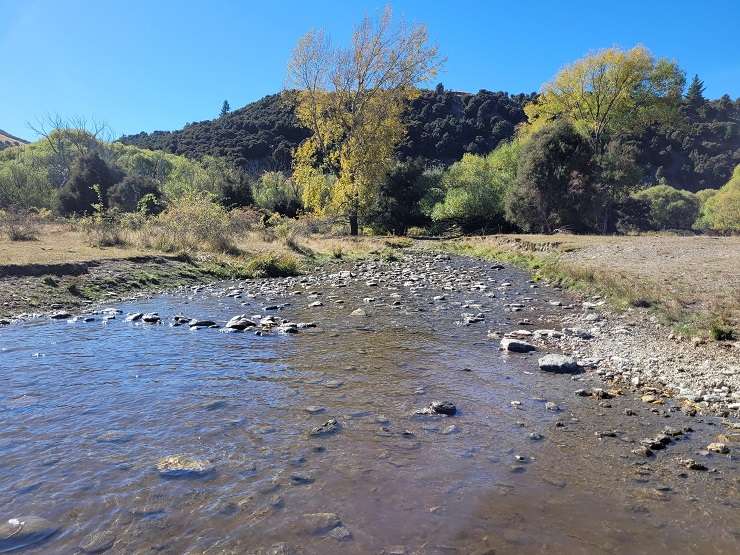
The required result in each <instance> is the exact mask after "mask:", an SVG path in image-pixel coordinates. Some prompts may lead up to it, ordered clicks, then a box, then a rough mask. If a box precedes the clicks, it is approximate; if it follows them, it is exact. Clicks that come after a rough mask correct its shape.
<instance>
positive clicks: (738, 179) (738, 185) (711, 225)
mask: <svg viewBox="0 0 740 555" xmlns="http://www.w3.org/2000/svg"><path fill="white" fill-rule="evenodd" d="M700 193H703V191H700ZM697 195H698V193H697ZM707 197H708V198H707ZM700 198H702V197H700ZM703 198H704V199H705V200H704V202H703V203H702V206H701V215H700V217H699V219H698V220H697V222H696V227H699V228H701V229H711V230H712V231H719V232H724V233H727V232H730V233H738V232H740V165H738V166H736V167H735V171H734V172H732V177H731V178H730V181H728V182H727V183H726V184H725V185H724V186H723V187H722V188H721V189H719V191H717V192H716V193H715V194H713V195H707V194H706V193H705V194H704V195H703Z"/></svg>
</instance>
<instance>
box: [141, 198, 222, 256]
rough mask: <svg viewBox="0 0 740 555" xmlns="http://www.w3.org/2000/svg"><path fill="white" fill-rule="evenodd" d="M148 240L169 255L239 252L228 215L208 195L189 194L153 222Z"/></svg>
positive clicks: (147, 233)
mask: <svg viewBox="0 0 740 555" xmlns="http://www.w3.org/2000/svg"><path fill="white" fill-rule="evenodd" d="M145 240H146V241H147V242H148V243H149V244H150V245H151V246H153V247H155V248H157V249H159V250H163V251H167V252H193V251H196V252H197V251H199V250H208V251H213V252H235V251H236V248H235V247H234V245H233V242H232V241H233V231H232V228H231V222H230V219H229V213H228V211H227V210H226V209H225V208H224V207H223V206H221V205H219V204H218V203H216V202H215V201H214V200H213V197H212V195H208V194H205V193H186V194H185V195H183V196H182V197H180V198H177V199H174V200H172V201H170V203H169V205H168V206H167V209H166V210H165V211H164V212H162V213H161V214H159V215H157V216H156V217H154V218H153V219H152V220H150V222H149V224H148V225H147V229H146V230H145Z"/></svg>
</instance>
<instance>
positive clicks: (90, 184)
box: [59, 152, 124, 215]
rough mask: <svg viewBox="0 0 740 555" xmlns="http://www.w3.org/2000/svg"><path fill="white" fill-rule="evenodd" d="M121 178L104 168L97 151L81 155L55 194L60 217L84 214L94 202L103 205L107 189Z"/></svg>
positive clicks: (108, 168) (114, 169) (112, 170)
mask: <svg viewBox="0 0 740 555" xmlns="http://www.w3.org/2000/svg"><path fill="white" fill-rule="evenodd" d="M123 175H124V174H123V172H122V171H121V170H119V169H118V168H116V167H110V166H108V164H106V163H105V161H104V160H103V159H102V158H101V157H100V156H99V155H98V153H97V152H93V153H91V154H87V155H85V156H81V157H80V158H79V159H78V160H77V162H76V163H75V165H74V166H73V167H72V171H71V173H70V175H69V179H68V180H67V181H66V183H65V184H64V186H63V187H62V188H61V189H60V191H59V211H60V212H61V213H62V214H63V215H70V214H87V213H90V212H91V211H92V210H93V205H94V204H97V203H98V202H101V201H102V203H103V205H105V206H107V198H108V196H107V195H108V189H110V188H111V187H112V186H113V185H115V184H116V183H118V182H119V181H121V179H123ZM96 188H97V189H98V190H97V191H96Z"/></svg>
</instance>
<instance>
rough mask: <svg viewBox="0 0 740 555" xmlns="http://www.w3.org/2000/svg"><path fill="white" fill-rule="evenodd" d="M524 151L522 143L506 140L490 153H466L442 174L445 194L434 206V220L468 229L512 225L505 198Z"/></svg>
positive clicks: (512, 183) (514, 178)
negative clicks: (507, 220)
mask: <svg viewBox="0 0 740 555" xmlns="http://www.w3.org/2000/svg"><path fill="white" fill-rule="evenodd" d="M520 152H521V145H520V143H518V142H511V143H508V142H505V143H502V144H501V145H499V146H498V147H497V148H496V149H495V150H494V151H493V152H491V153H490V154H488V155H486V156H478V155H475V154H465V155H463V158H462V160H460V161H459V162H456V163H455V164H453V165H452V166H450V167H449V168H448V169H447V170H446V171H445V172H444V174H443V176H442V188H443V190H444V197H443V199H442V201H441V202H438V203H437V204H435V205H434V207H433V208H432V211H431V216H432V220H433V221H435V222H443V223H446V224H447V225H458V226H460V227H461V228H462V229H463V230H466V231H472V230H478V229H483V230H487V229H498V230H501V228H502V227H509V226H508V224H507V222H506V218H505V214H504V199H505V198H506V196H507V194H508V192H509V190H510V189H511V188H512V187H513V185H514V182H515V180H516V175H517V166H518V161H519V155H520Z"/></svg>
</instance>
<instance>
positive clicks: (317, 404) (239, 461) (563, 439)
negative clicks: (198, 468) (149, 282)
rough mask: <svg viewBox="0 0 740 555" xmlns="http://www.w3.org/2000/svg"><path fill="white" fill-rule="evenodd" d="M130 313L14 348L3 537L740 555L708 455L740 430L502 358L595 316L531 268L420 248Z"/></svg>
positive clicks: (51, 544) (5, 408)
mask: <svg viewBox="0 0 740 555" xmlns="http://www.w3.org/2000/svg"><path fill="white" fill-rule="evenodd" d="M114 308H116V309H118V310H120V312H119V313H117V314H116V316H115V318H112V319H107V320H106V319H104V314H103V313H101V312H100V311H98V312H97V313H96V314H90V317H91V318H93V319H92V320H90V321H87V322H86V321H84V318H83V319H76V320H74V319H69V320H70V321H67V320H68V319H66V318H64V319H59V320H55V321H52V320H49V319H37V320H34V321H31V322H26V323H23V324H18V325H12V326H7V327H5V328H2V329H0V365H1V366H0V379H1V380H2V384H3V385H2V387H1V388H0V421H1V422H2V427H1V428H0V507H2V510H1V512H2V514H0V518H1V519H2V521H6V520H8V519H13V518H17V519H20V520H21V521H22V519H21V517H24V516H27V515H35V516H37V517H40V518H43V519H44V523H46V525H47V526H48V528H47V529H48V532H49V533H48V534H46V535H44V537H43V538H42V537H41V536H42V535H39V537H37V538H31V539H32V540H38V541H33V542H28V543H29V544H30V545H28V546H27V547H26V548H25V549H26V551H25V552H28V553H77V552H80V550H81V548H85V549H87V550H88V551H89V552H92V551H90V550H94V549H98V548H99V549H102V550H103V551H106V550H107V551H108V552H110V553H150V552H153V551H157V552H161V553H193V554H195V553H209V554H210V553H261V554H268V553H275V554H278V553H306V554H312V553H321V554H334V553H336V554H339V553H343V554H344V553H348V554H354V553H357V554H360V553H386V554H404V553H407V554H409V555H410V554H413V553H420V554H422V553H423V554H437V553H439V554H442V553H445V554H446V553H461V554H468V553H479V554H484V553H494V552H495V553H572V554H578V553H583V554H591V553H652V554H654V553H663V552H672V553H737V552H738V551H740V510H739V509H740V496H738V484H739V482H738V474H737V455H736V454H735V453H734V451H732V450H731V451H730V453H722V454H721V453H716V452H711V451H707V450H706V447H707V446H708V445H709V444H711V443H713V442H715V443H716V442H717V441H718V440H717V436H720V435H722V434H725V433H729V432H728V431H727V430H728V428H727V426H728V423H727V422H726V421H723V420H722V419H720V418H716V417H711V416H707V417H700V418H697V417H689V416H687V415H685V414H684V413H682V412H681V411H679V410H677V409H678V407H675V406H673V405H672V404H671V403H670V401H668V402H666V403H665V404H664V405H660V406H657V407H656V406H651V405H646V404H645V403H642V402H641V401H640V399H639V398H636V397H635V396H633V395H632V394H631V393H630V392H629V391H611V392H610V393H608V394H600V395H590V396H578V395H575V394H574V392H575V391H577V390H581V389H583V390H590V389H592V388H599V390H601V388H608V385H604V384H603V383H601V382H600V381H599V378H598V376H597V375H596V374H595V373H594V372H593V370H594V368H590V367H586V368H585V371H584V372H583V373H576V374H560V373H549V372H543V371H541V370H539V368H538V364H537V360H538V358H539V357H541V356H542V355H543V354H545V353H547V352H549V351H547V350H546V347H542V346H538V350H536V351H532V352H530V353H513V352H506V351H501V350H499V338H498V337H497V336H496V335H495V334H504V333H506V332H511V331H515V330H520V329H524V330H530V331H532V332H534V331H535V330H536V329H555V330H559V329H561V328H562V319H563V315H564V314H567V315H568V316H569V317H570V316H572V315H573V314H580V313H581V312H583V308H582V306H581V303H579V302H576V301H574V300H573V299H571V298H568V296H567V295H566V294H565V293H563V292H561V291H558V290H556V289H555V288H553V287H548V286H547V285H545V284H535V283H533V282H532V281H530V280H529V277H528V276H527V275H526V274H524V273H523V272H520V271H518V270H515V269H512V268H509V267H504V266H501V265H498V264H491V263H486V262H481V261H476V260H471V259H466V258H459V257H449V256H444V255H433V254H424V253H415V254H409V255H407V256H404V257H402V258H401V259H400V260H394V259H391V260H384V261H383V260H379V261H373V262H367V261H364V262H356V263H338V264H336V265H331V266H324V267H321V268H317V269H316V270H315V271H313V272H311V273H309V274H307V275H306V276H302V277H294V278H281V279H266V280H248V281H245V282H228V283H218V284H215V285H210V286H204V287H197V288H190V289H181V290H178V291H175V292H172V293H169V294H163V295H159V296H157V297H154V298H151V299H148V300H139V301H136V302H131V303H123V304H119V305H116V306H115V307H114ZM152 312H156V313H157V314H158V315H159V316H160V317H161V319H162V320H161V322H160V323H146V322H142V321H141V320H140V319H138V320H137V321H133V322H130V321H126V320H127V319H126V315H127V314H130V313H152ZM592 312H593V311H592ZM237 314H245V315H247V316H248V317H249V318H251V319H252V320H254V321H255V322H258V320H259V319H263V318H265V317H268V316H273V317H274V319H276V320H277V321H282V320H285V321H290V322H297V323H313V324H315V327H308V326H299V327H296V328H295V330H293V329H290V330H288V329H287V328H282V332H281V331H280V329H281V328H279V326H272V327H269V326H268V327H265V329H264V330H262V329H260V332H259V334H256V333H255V329H253V328H251V327H250V328H248V329H246V330H245V331H243V332H235V333H223V331H224V329H223V325H224V324H225V323H226V322H227V321H228V320H229V319H230V318H232V317H233V316H235V315H237ZM176 315H185V316H187V317H188V318H197V319H204V320H205V319H207V320H211V321H213V322H215V324H216V325H214V326H213V327H205V326H201V327H197V328H195V329H191V328H190V327H189V326H188V325H187V324H185V325H178V326H172V325H170V324H171V323H172V322H173V317H174V316H176ZM489 330H493V332H495V333H489ZM285 331H296V332H297V333H284V332H285ZM434 401H447V402H449V403H452V404H454V406H455V408H456V411H455V414H454V415H444V414H419V412H422V413H423V412H424V411H423V410H420V409H424V408H426V407H429V405H430V403H432V402H434ZM427 412H430V411H427ZM431 412H433V411H431ZM327 422H334V424H331V425H330V426H328V427H327V426H326V424H327ZM322 426H324V427H323V428H322ZM666 428H668V432H669V433H668V436H669V437H670V441H669V442H667V443H666V445H665V446H664V448H661V449H660V450H655V452H654V453H653V454H652V455H650V456H648V457H645V456H642V455H639V454H636V453H634V452H633V451H635V450H638V448H639V447H640V440H642V439H644V438H651V437H654V436H656V434H661V433H662V432H664V431H666V430H665V429H666ZM312 432H313V433H312ZM171 455H182V456H184V457H187V458H189V459H190V460H194V461H199V462H201V463H202V464H203V465H204V467H203V469H202V470H203V471H202V472H182V473H179V474H175V475H172V474H167V473H164V472H162V471H161V466H160V468H159V469H158V466H157V465H158V463H161V460H162V459H163V457H167V456H171ZM688 460H692V461H694V463H695V464H694V466H693V467H691V468H690V466H691V465H690V464H689V463H688V462H687V461H688ZM700 467H703V469H700ZM11 535H12V530H11V534H9V537H8V538H6V539H5V540H3V537H2V535H0V542H2V541H6V542H7V543H5V544H3V543H0V551H2V549H1V548H2V547H3V546H7V547H14V546H17V545H15V544H13V541H15V540H17V539H18V538H19V537H22V534H17V535H16V536H14V537H10V536H11ZM14 538H15V540H14ZM96 542H97V543H96ZM83 552H84V550H83ZM97 552H102V551H97Z"/></svg>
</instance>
